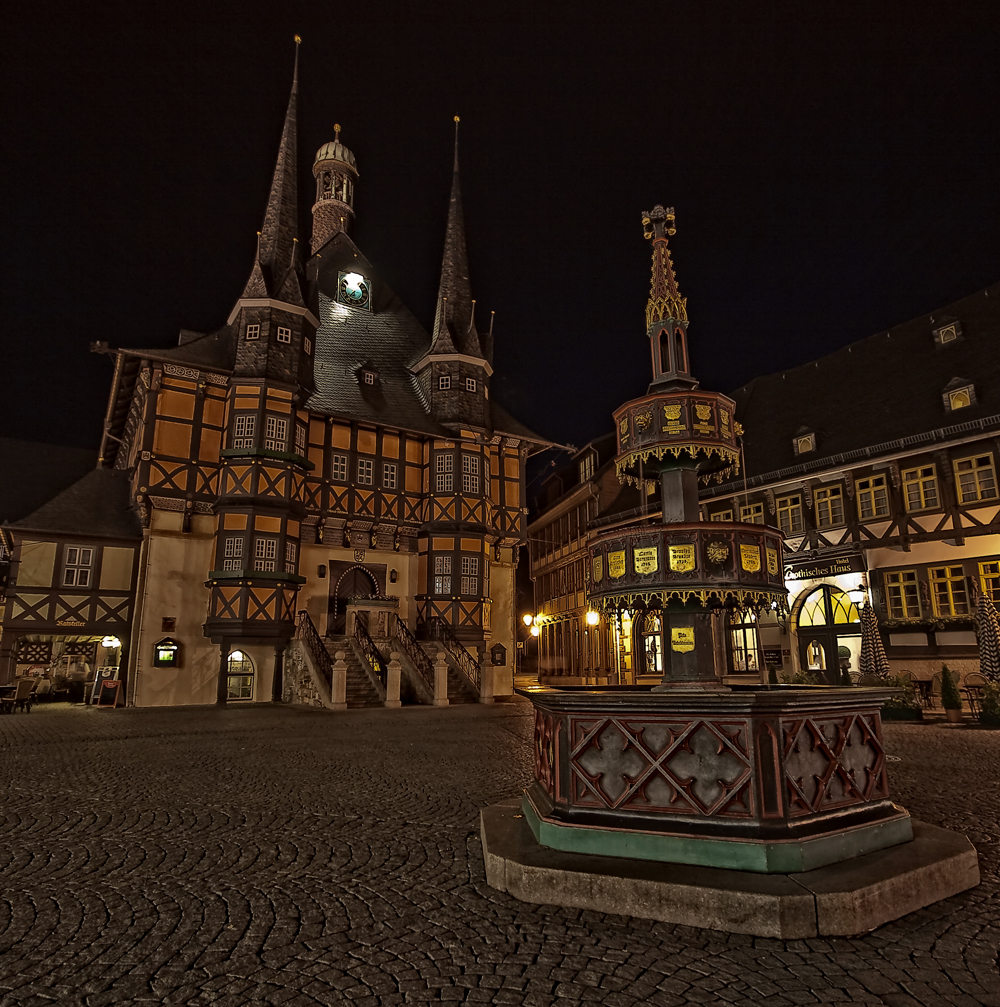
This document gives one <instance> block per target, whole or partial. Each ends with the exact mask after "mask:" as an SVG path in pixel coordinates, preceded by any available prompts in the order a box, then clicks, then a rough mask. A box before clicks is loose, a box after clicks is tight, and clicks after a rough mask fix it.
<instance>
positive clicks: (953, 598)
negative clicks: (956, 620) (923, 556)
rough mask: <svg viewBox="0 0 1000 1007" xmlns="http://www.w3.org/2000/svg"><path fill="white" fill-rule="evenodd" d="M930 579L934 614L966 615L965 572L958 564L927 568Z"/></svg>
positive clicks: (967, 606) (967, 612)
mask: <svg viewBox="0 0 1000 1007" xmlns="http://www.w3.org/2000/svg"><path fill="white" fill-rule="evenodd" d="M928 574H929V575H930V580H931V601H932V602H933V605H934V614H935V615H938V616H941V615H968V614H969V602H968V596H967V595H966V593H965V573H964V571H963V570H962V568H961V567H960V566H938V567H931V569H930V570H928Z"/></svg>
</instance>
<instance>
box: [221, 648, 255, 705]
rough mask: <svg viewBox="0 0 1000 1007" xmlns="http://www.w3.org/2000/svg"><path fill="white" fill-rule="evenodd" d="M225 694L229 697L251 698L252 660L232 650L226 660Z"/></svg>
mask: <svg viewBox="0 0 1000 1007" xmlns="http://www.w3.org/2000/svg"><path fill="white" fill-rule="evenodd" d="M226 672H227V674H226V685H227V689H226V695H227V697H228V698H229V699H253V678H254V675H253V661H251V660H250V658H249V657H247V655H246V654H244V653H243V651H242V650H234V651H233V652H232V653H231V654H230V655H229V660H228V661H227V662H226Z"/></svg>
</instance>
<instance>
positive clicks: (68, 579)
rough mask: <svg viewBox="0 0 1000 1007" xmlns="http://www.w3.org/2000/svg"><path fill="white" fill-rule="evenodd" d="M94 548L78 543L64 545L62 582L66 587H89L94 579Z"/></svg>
mask: <svg viewBox="0 0 1000 1007" xmlns="http://www.w3.org/2000/svg"><path fill="white" fill-rule="evenodd" d="M93 568H94V550H93V549H87V548H85V547H84V546H80V545H68V546H66V553H65V558H64V560H63V584H64V585H65V586H66V587H89V586H90V583H91V581H92V580H93V579H94V573H93Z"/></svg>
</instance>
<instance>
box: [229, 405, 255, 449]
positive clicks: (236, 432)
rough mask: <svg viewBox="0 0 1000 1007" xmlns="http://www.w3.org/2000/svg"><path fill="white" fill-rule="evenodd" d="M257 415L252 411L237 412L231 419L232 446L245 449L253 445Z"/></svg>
mask: <svg viewBox="0 0 1000 1007" xmlns="http://www.w3.org/2000/svg"><path fill="white" fill-rule="evenodd" d="M256 426H257V417H256V416H255V415H254V414H253V413H239V414H237V416H236V417H235V418H234V421H233V447H234V448H236V449H238V450H246V449H248V448H252V447H253V443H254V436H253V435H254V430H255V429H256Z"/></svg>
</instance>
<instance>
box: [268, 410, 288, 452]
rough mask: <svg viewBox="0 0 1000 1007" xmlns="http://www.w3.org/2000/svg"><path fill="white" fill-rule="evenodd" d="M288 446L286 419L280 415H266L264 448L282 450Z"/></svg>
mask: <svg viewBox="0 0 1000 1007" xmlns="http://www.w3.org/2000/svg"><path fill="white" fill-rule="evenodd" d="M287 446H288V420H286V419H284V418H283V417H281V416H267V417H265V420H264V448H265V450H267V451H284V450H285V448H286V447H287Z"/></svg>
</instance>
